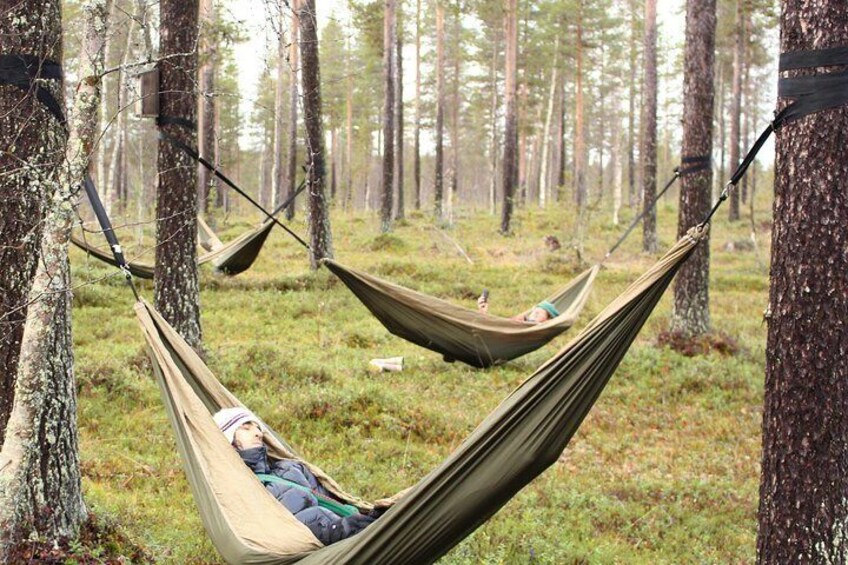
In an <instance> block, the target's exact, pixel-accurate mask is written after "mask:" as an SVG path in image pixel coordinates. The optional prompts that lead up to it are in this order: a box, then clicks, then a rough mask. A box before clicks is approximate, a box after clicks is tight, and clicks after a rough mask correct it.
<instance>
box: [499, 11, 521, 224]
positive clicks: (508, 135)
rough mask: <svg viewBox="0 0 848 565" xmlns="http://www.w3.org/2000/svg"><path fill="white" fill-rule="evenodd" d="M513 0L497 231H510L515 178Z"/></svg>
mask: <svg viewBox="0 0 848 565" xmlns="http://www.w3.org/2000/svg"><path fill="white" fill-rule="evenodd" d="M517 11H518V5H517V1H516V0H504V108H505V113H504V141H503V147H504V149H503V167H502V168H503V183H502V184H503V205H502V206H501V229H500V231H501V233H502V234H508V233H510V222H511V221H512V207H513V199H514V195H515V184H516V181H517V180H518V167H517V155H516V154H515V151H516V148H517V144H518V123H517V120H516V110H517V108H516V107H515V103H516V98H517V95H518V91H517V80H516V79H517V78H518V77H517V76H516V73H517V65H518V26H517V13H516V12H517Z"/></svg>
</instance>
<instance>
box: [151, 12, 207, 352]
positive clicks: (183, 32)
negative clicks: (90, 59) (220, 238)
mask: <svg viewBox="0 0 848 565" xmlns="http://www.w3.org/2000/svg"><path fill="white" fill-rule="evenodd" d="M197 12H198V5H197V3H196V2H182V1H180V0H161V2H160V4H159V13H160V22H161V24H160V32H159V53H160V56H161V57H162V61H161V62H160V63H159V81H160V82H159V88H160V90H161V92H160V95H159V112H160V115H162V116H169V117H176V118H182V119H186V120H189V121H191V122H194V121H195V119H196V114H197V98H196V97H195V77H196V76H197V51H196V49H197V15H198V14H197ZM160 129H161V130H162V131H164V132H165V133H167V134H168V135H171V136H173V137H175V138H177V139H179V140H180V141H182V142H183V143H186V144H187V145H189V146H191V147H194V146H195V144H196V142H195V135H194V132H193V131H190V130H189V129H187V128H184V127H180V126H178V125H173V124H165V125H162V126H160ZM158 167H159V187H158V191H157V201H156V217H157V218H158V220H159V221H158V222H156V243H157V245H156V270H155V274H154V304H155V306H156V309H157V310H158V311H159V312H160V313H161V314H162V316H164V318H165V319H166V320H167V321H168V323H170V324H171V325H172V326H173V327H174V329H176V330H177V332H179V334H180V335H181V336H182V337H183V338H184V339H185V340H186V341H187V342H188V343H189V344H191V345H192V347H195V348H198V347H199V346H200V340H201V330H200V295H199V286H198V273H197V246H196V238H197V192H196V187H197V164H196V163H195V162H194V161H193V160H192V159H191V158H190V157H189V156H188V155H186V154H185V153H183V152H182V151H181V150H180V149H177V148H176V147H174V146H172V145H171V144H170V143H168V141H166V140H164V139H160V140H159V159H158Z"/></svg>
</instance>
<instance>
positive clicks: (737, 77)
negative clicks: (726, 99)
mask: <svg viewBox="0 0 848 565" xmlns="http://www.w3.org/2000/svg"><path fill="white" fill-rule="evenodd" d="M744 1H745V0H736V31H735V37H736V43H735V47H734V49H733V91H732V92H731V95H730V164H729V169H730V174H733V171H735V170H736V167H737V166H739V145H740V143H739V142H740V140H739V135H740V128H739V125H740V121H741V120H740V114H741V110H742V65H743V64H744V63H743V61H742V58H743V53H742V52H743V50H744V49H745V46H744V37H743V35H744V32H743V29H742V18H743V16H742V14H743V5H742V3H743V2H744ZM729 204H730V205H729V206H728V218H729V219H730V221H735V220H738V219H739V191H738V190H731V191H730V202H729Z"/></svg>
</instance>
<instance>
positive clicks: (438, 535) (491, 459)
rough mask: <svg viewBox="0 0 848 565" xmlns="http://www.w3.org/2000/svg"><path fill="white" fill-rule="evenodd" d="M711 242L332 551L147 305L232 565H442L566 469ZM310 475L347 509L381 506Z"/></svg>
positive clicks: (691, 238) (220, 390)
mask: <svg viewBox="0 0 848 565" xmlns="http://www.w3.org/2000/svg"><path fill="white" fill-rule="evenodd" d="M705 234H706V228H705V227H704V228H694V229H693V230H690V232H689V234H688V235H687V236H686V237H684V238H683V239H681V240H680V241H679V242H677V244H676V245H675V246H674V247H673V248H672V249H671V250H670V251H669V252H668V253H666V255H665V256H664V257H663V258H662V259H660V260H659V261H658V262H657V263H656V264H655V265H654V266H653V267H652V268H651V269H650V270H649V271H648V272H647V273H645V274H644V275H643V276H642V277H640V278H639V279H638V280H637V281H636V282H634V283H633V284H632V285H631V286H630V287H629V288H628V289H627V290H625V291H624V293H622V294H621V295H620V296H619V297H618V298H617V299H616V300H614V301H613V302H612V303H611V304H610V305H609V306H607V308H606V309H604V311H603V312H601V313H600V314H599V315H598V316H597V317H596V318H595V319H594V320H593V321H592V322H591V323H590V324H589V325H588V326H587V327H586V328H585V329H584V330H583V331H582V332H581V333H580V334H579V335H578V336H577V337H576V338H575V339H574V340H572V341H571V343H569V344H568V345H567V346H565V347H564V348H563V349H561V350H560V351H559V352H558V353H557V354H556V355H554V356H553V357H552V358H551V359H550V360H549V361H547V362H546V363H545V364H543V365H542V366H541V367H539V369H537V370H536V372H534V373H533V374H532V375H531V376H530V377H529V378H528V379H527V380H525V381H524V382H523V383H522V384H521V385H519V387H518V388H517V389H516V390H515V391H513V392H512V393H511V394H510V395H509V396H508V397H507V398H506V399H505V400H504V401H503V402H502V403H501V404H500V406H498V407H497V408H496V409H495V410H494V411H493V412H492V413H491V414H490V415H489V416H488V417H487V418H486V419H485V420H484V421H483V422H482V423H481V424H480V425H479V426H478V427H477V429H476V430H474V432H473V433H472V434H471V435H470V436H469V437H468V438H467V439H466V440H465V441H464V442H463V443H462V444H461V445H460V446H459V448H458V449H457V450H456V451H454V452H453V453H452V454H451V455H450V456H449V457H448V458H447V459H446V460H445V461H444V462H443V463H442V464H441V465H440V466H438V467H437V468H436V469H434V470H433V471H431V472H430V473H429V474H428V475H427V476H425V477H424V478H423V479H422V480H421V481H420V482H418V484H416V485H415V486H414V487H412V488H411V489H408V490H407V491H405V492H404V493H403V496H400V495H395V497H393V498H392V499H387V500H385V501H381V502H380V503H379V504H383V505H391V508H389V509H388V511H387V512H386V513H385V514H384V515H383V516H382V517H381V518H380V519H379V520H377V521H376V522H375V523H374V524H372V525H371V526H369V527H368V528H366V529H365V530H364V531H363V532H362V533H360V534H358V535H356V536H354V537H351V538H348V539H346V540H343V541H341V542H339V543H337V544H334V545H331V546H328V547H322V546H321V544H320V543H319V542H318V541H317V540H316V539H315V538H314V537H312V535H311V533H310V532H309V530H308V529H307V528H306V527H305V526H303V525H302V524H300V523H299V522H298V521H297V520H296V519H295V518H294V517H293V516H292V515H291V514H289V513H288V511H286V510H285V508H284V507H283V506H282V505H281V504H279V503H278V502H277V501H276V500H275V499H274V498H273V497H272V496H271V495H269V494H268V493H267V492H266V491H265V488H264V487H263V486H262V485H261V483H260V482H259V481H258V480H257V479H256V478H255V477H254V476H253V475H252V472H251V471H250V470H249V469H248V468H247V467H246V466H245V465H244V463H243V462H242V461H241V459H240V458H239V457H238V455H237V454H236V452H235V451H234V450H233V449H232V447H231V446H229V445H228V444H227V441H226V439H225V438H224V436H223V434H221V433H220V432H219V431H218V428H217V426H215V423H214V422H213V420H212V418H211V416H210V414H211V413H212V412H214V411H216V410H217V409H219V408H221V407H226V406H237V405H241V404H240V403H239V401H238V399H237V398H236V397H235V396H233V395H232V394H231V393H230V392H229V391H227V389H226V388H224V387H223V385H221V383H220V382H218V381H217V379H216V378H215V377H214V375H212V373H211V372H210V371H209V369H208V368H207V367H206V366H205V365H204V364H203V362H202V361H201V360H200V358H199V357H198V356H197V355H196V354H195V353H194V351H192V350H191V348H190V347H189V346H188V345H187V344H186V343H185V342H184V341H183V340H182V339H181V338H180V337H179V336H178V335H177V334H176V332H174V330H173V329H172V328H170V326H168V325H167V323H166V322H165V321H164V320H163V319H162V318H161V317H160V316H159V315H158V314H157V313H156V312H155V311H153V309H152V308H151V307H150V306H149V305H148V304H147V303H145V302H139V303H138V304H137V305H136V313H137V314H138V318H139V321H140V322H141V325H142V327H143V330H144V334H145V337H146V338H147V342H148V346H149V349H150V353H151V359H152V360H153V365H154V368H155V373H156V376H157V380H158V381H159V385H160V389H161V391H162V395H163V398H164V402H165V405H166V408H167V412H168V416H169V419H170V421H171V424H172V426H173V428H174V432H175V434H176V437H177V445H178V448H179V450H180V453H181V455H182V457H183V463H184V466H185V470H186V475H187V477H188V480H189V483H190V484H191V488H192V492H193V493H194V496H195V499H196V501H197V504H198V507H199V509H200V514H201V517H202V519H203V523H204V526H205V527H206V530H207V532H208V534H209V536H210V538H211V539H212V541H213V543H214V545H215V547H216V548H217V549H218V551H219V552H220V553H221V555H222V556H223V557H224V559H226V560H227V561H228V562H230V563H269V564H270V563H290V562H294V561H299V562H301V563H304V564H337V563H357V564H359V563H361V564H366V563H367V564H382V563H386V564H389V563H432V562H433V561H435V560H436V559H438V558H439V557H440V556H442V555H444V554H445V553H447V551H449V550H450V548H452V547H453V546H454V545H456V544H457V543H459V542H460V541H461V540H462V539H463V538H464V537H465V536H467V535H468V534H470V533H471V532H473V531H474V530H475V529H476V528H477V527H479V526H480V525H481V524H483V523H484V522H485V521H486V520H487V519H488V518H489V517H491V516H492V515H493V514H495V513H496V512H497V511H498V510H499V509H500V508H501V507H502V506H503V505H504V504H506V502H507V501H508V500H509V499H510V498H511V497H512V496H514V495H515V494H516V493H517V492H518V491H519V490H521V489H522V488H523V487H524V486H525V485H527V484H528V483H529V482H530V481H532V480H533V479H534V478H535V477H536V476H538V475H539V474H540V473H542V472H543V471H544V470H545V469H546V468H547V467H549V466H550V465H552V464H553V463H554V462H556V460H557V458H558V457H559V456H560V454H561V453H562V451H563V449H564V448H565V447H566V445H568V442H569V441H570V439H571V437H572V436H573V435H574V433H575V432H576V431H577V429H578V427H579V426H580V424H581V422H582V421H583V419H584V418H585V417H586V415H587V414H588V412H589V410H590V408H591V407H592V405H593V404H594V402H595V401H596V400H597V398H598V396H599V395H600V394H601V392H602V390H603V389H604V387H605V385H606V383H607V382H608V380H609V378H610V377H611V375H612V373H613V372H614V371H615V369H616V367H617V366H618V364H619V362H620V361H621V359H622V358H623V356H624V354H625V353H626V351H627V349H628V348H629V346H630V345H631V343H632V342H633V340H634V339H635V337H636V335H637V334H638V332H639V330H640V329H641V327H642V325H643V324H644V323H645V321H646V320H647V318H648V316H649V315H650V313H651V312H652V310H653V309H654V307H655V306H656V304H657V302H658V301H659V299H660V298H661V296H662V294H663V292H664V291H665V289H666V288H667V286H668V284H669V283H670V282H671V280H672V278H673V277H674V274H675V273H676V272H677V270H678V268H679V267H680V265H681V264H682V263H683V261H684V260H685V259H686V258H687V257H688V256H689V255H690V253H691V251H692V250H693V249H694V248H695V246H696V245H697V244H698V242H699V241H700V240H701V239H702V238H703V236H704V235H705ZM266 426H267V425H266ZM269 429H270V428H269ZM268 441H269V448H270V450H271V452H272V453H273V454H274V455H275V456H293V457H296V454H295V453H294V451H293V450H292V449H291V448H290V447H289V446H287V445H286V444H285V442H284V441H282V440H281V439H280V438H279V436H277V435H276V434H272V435H271V437H270V439H269V440H268ZM312 468H313V470H315V471H316V474H317V475H318V476H319V478H320V480H321V481H322V482H323V483H324V484H325V485H327V486H328V488H330V489H331V491H332V492H334V493H335V494H336V495H337V496H338V497H339V498H340V499H341V500H343V501H345V502H348V503H350V504H354V505H356V506H358V507H359V508H362V509H367V508H370V507H371V506H370V505H368V504H367V503H364V502H363V501H360V500H358V499H355V498H353V497H349V496H348V495H346V494H344V493H343V492H342V491H341V490H340V489H339V488H338V486H337V485H335V483H333V482H332V481H331V480H330V479H329V477H327V476H326V475H325V474H324V473H322V472H321V471H320V469H317V468H315V467H312Z"/></svg>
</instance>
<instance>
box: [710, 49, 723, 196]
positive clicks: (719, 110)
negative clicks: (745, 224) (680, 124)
mask: <svg viewBox="0 0 848 565" xmlns="http://www.w3.org/2000/svg"><path fill="white" fill-rule="evenodd" d="M717 74H718V77H717V79H716V91H717V92H718V102H717V103H716V109H715V112H716V122H717V123H718V147H719V157H718V177H716V178H715V180H714V182H713V190H712V202H716V201H717V200H718V196H719V193H720V192H721V188H722V187H721V183H723V182H724V181H725V178H726V177H725V176H724V147H725V141H726V140H725V132H726V128H725V114H724V65H722V64H718V72H717Z"/></svg>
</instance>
